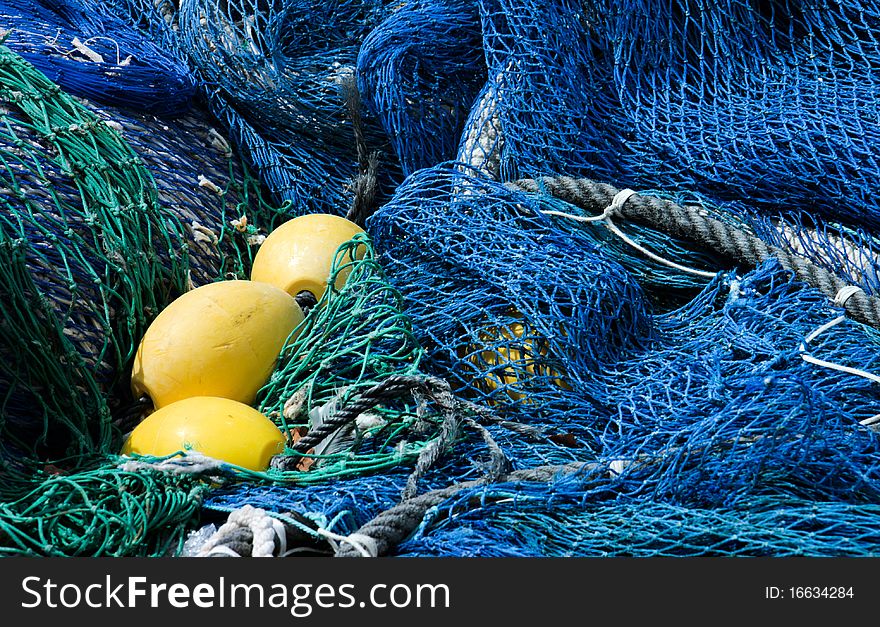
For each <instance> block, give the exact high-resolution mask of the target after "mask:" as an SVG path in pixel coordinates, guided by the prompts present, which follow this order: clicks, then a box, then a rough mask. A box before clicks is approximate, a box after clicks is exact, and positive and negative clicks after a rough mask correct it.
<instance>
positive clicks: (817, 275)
mask: <svg viewBox="0 0 880 627" xmlns="http://www.w3.org/2000/svg"><path fill="white" fill-rule="evenodd" d="M506 185H507V187H508V188H511V189H515V190H520V191H525V192H531V193H541V192H543V193H547V194H550V195H552V196H554V197H556V198H559V199H560V200H564V201H566V202H568V203H571V204H573V205H576V206H578V207H580V208H582V209H584V210H585V211H589V212H591V213H600V212H602V211H604V210H605V208H606V207H608V206H609V205H610V204H611V202H612V200H613V199H614V197H615V196H616V195H617V193H618V192H619V191H620V190H618V189H616V188H615V187H613V186H611V185H607V184H604V183H598V182H596V181H593V180H590V179H583V178H573V177H567V176H560V177H544V178H539V179H521V180H518V181H513V182H511V183H507V184H506ZM616 215H619V216H620V217H622V218H624V219H627V220H632V221H633V222H639V223H642V224H646V225H648V226H651V227H654V228H657V229H659V230H661V231H663V232H664V233H668V234H670V235H674V236H677V237H681V238H683V239H688V240H691V241H695V242H697V243H698V244H701V245H703V246H706V247H707V248H710V249H712V250H714V251H716V252H718V253H720V254H722V255H724V256H726V257H729V258H730V259H733V260H735V261H737V262H739V263H744V264H747V265H749V266H752V267H754V266H757V265H758V264H760V263H762V262H763V261H766V260H768V259H776V260H777V261H779V263H780V264H781V265H782V267H783V268H785V269H786V270H789V271H791V272H793V273H794V275H795V276H796V277H797V278H798V279H799V280H801V281H803V282H805V283H807V284H808V285H810V286H812V287H814V288H816V289H818V290H819V291H820V292H822V293H823V294H824V295H825V296H827V297H828V298H830V299H832V300H833V299H834V298H835V296H836V295H837V293H838V292H839V290H840V289H841V288H844V287H847V286H849V283H847V282H846V281H844V280H843V279H841V278H840V277H838V276H837V275H835V274H834V273H832V272H829V271H828V270H825V269H824V268H821V267H819V266H818V265H816V264H815V263H813V262H812V261H810V260H809V259H806V258H804V257H801V256H800V255H797V254H795V253H793V252H790V251H787V250H784V249H782V248H778V247H776V246H772V245H770V244H768V243H766V242H764V241H763V240H761V239H760V238H759V237H757V236H756V235H754V234H752V233H750V232H748V231H746V230H743V229H741V228H737V227H736V226H733V225H730V224H725V223H724V222H721V221H720V220H716V219H714V218H711V217H709V216H706V215H704V214H703V213H702V212H701V210H699V209H696V208H689V207H682V206H681V205H678V204H676V203H674V202H672V201H669V200H664V199H662V198H657V197H655V196H642V195H640V194H633V195H632V196H630V197H629V198H628V199H627V200H626V202H624V203H623V204H622V205H620V206H619V207H618V208H617V211H616ZM844 308H845V309H846V312H847V313H848V314H849V316H850V317H851V318H852V319H853V320H857V321H859V322H862V323H864V324H867V325H869V326H871V327H874V328H876V329H880V299H878V298H877V297H875V296H870V295H868V294H866V293H864V292H861V291H860V292H857V293H855V294H853V295H852V296H850V297H849V298H848V299H847V300H846V302H845V304H844Z"/></svg>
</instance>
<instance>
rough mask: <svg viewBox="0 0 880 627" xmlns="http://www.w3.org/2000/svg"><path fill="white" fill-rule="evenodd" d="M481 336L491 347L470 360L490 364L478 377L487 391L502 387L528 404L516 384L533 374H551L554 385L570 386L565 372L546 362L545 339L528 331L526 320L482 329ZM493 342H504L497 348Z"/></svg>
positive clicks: (483, 365) (482, 366)
mask: <svg viewBox="0 0 880 627" xmlns="http://www.w3.org/2000/svg"><path fill="white" fill-rule="evenodd" d="M524 336H525V337H524ZM480 340H481V341H482V342H484V344H483V346H487V347H489V348H487V349H486V350H479V351H476V352H474V353H472V354H471V355H470V357H469V360H470V361H471V363H473V364H474V365H475V366H477V367H478V368H480V369H483V368H484V367H488V369H489V372H487V373H486V374H485V376H484V378H483V379H482V380H480V381H479V384H480V386H481V387H482V388H484V389H485V391H487V392H489V393H492V392H494V391H495V390H497V389H499V388H502V389H503V391H504V393H505V394H506V395H507V396H508V397H509V398H510V399H511V400H513V401H515V402H522V403H525V404H528V403H530V402H531V401H530V399H529V398H528V396H527V393H526V392H520V391H519V390H517V389H514V388H516V387H517V385H518V383H521V382H525V381H527V380H528V379H530V378H532V377H535V376H542V377H552V379H551V381H552V382H553V383H554V384H555V385H557V386H559V387H560V388H563V389H571V388H570V386H569V385H568V383H567V382H566V381H565V380H564V379H563V378H562V377H564V376H565V375H564V373H562V372H559V371H557V370H554V369H552V368H549V367H548V366H547V365H546V364H544V363H543V361H544V358H545V357H546V356H547V342H546V340H544V339H543V338H540V337H537V336H535V335H534V333H533V332H528V333H527V332H526V327H525V326H524V325H523V324H521V323H519V322H512V323H510V324H509V325H508V326H506V327H502V328H500V329H496V328H494V327H493V328H489V329H486V330H485V331H483V332H481V333H480ZM494 344H502V345H501V346H498V347H497V348H496V347H494V346H493V345H494ZM472 348H473V347H472ZM495 400H496V402H497V400H498V399H495Z"/></svg>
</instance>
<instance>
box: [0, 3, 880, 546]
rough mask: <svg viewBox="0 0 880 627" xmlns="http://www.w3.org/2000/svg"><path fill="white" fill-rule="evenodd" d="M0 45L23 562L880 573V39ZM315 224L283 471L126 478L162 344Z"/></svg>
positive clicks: (141, 31)
mask: <svg viewBox="0 0 880 627" xmlns="http://www.w3.org/2000/svg"><path fill="white" fill-rule="evenodd" d="M0 16H2V20H0V29H2V30H0V37H2V38H3V44H2V47H0V120H2V124H0V163H2V165H0V207H2V212H0V262H2V263H0V274H2V276H0V311H2V317H0V400H2V405H0V478H2V481H0V554H4V555H5V554H28V555H151V556H153V555H300V554H319V555H336V556H357V555H370V556H376V555H393V556H627V555H629V556H639V557H650V556H703V555H705V556H788V555H804V556H872V555H876V554H877V553H878V551H877V548H876V547H877V546H878V545H880V532H878V531H877V528H876V525H875V524H874V521H875V520H876V516H877V515H878V514H880V439H878V437H880V436H878V432H877V431H878V429H877V425H878V424H880V350H878V348H880V335H878V333H880V299H878V297H877V296H876V293H877V290H878V288H880V273H878V271H880V263H878V254H880V240H878V239H877V237H876V232H877V229H878V228H880V208H878V206H877V203H876V200H875V199H876V198H877V197H878V191H880V190H877V189H876V187H877V184H876V182H875V181H877V180H880V176H878V175H880V163H878V160H877V154H880V151H878V148H880V111H878V104H877V102H878V97H880V83H878V78H877V77H878V76H880V38H878V33H880V5H878V4H877V3H875V2H872V1H871V0H842V1H830V0H829V1H821V2H801V1H798V0H766V1H764V0H675V1H674V2H668V3H652V2H646V1H640V0H580V1H575V0H550V1H543V2H534V1H533V0H511V1H507V0H467V1H466V0H409V1H404V2H383V1H381V0H337V1H335V2H329V3H327V2H325V3H314V2H305V1H302V0H294V1H285V2H281V0H261V1H260V2H256V1H252V0H224V1H223V2H220V1H218V0H180V2H171V1H169V0H110V1H108V2H102V3H98V2H96V1H94V0H0ZM632 190H637V191H638V193H636V192H634V191H632ZM318 212H324V213H333V214H336V215H340V216H347V217H349V218H350V219H352V220H353V221H356V222H358V223H360V224H361V225H362V226H363V227H364V228H365V231H366V234H365V235H362V236H358V237H356V238H355V239H353V240H351V241H350V242H348V243H346V244H345V245H343V246H341V247H340V248H339V249H338V250H337V251H336V256H335V261H334V264H333V271H332V273H331V275H332V274H334V273H339V272H346V273H349V274H348V279H347V281H346V282H345V285H344V286H343V287H341V288H335V287H333V288H331V289H329V290H328V291H327V292H326V293H325V294H324V295H323V296H322V297H321V298H320V299H319V301H318V302H317V303H316V304H314V306H312V307H310V308H309V310H308V314H307V316H306V318H305V320H304V321H303V323H302V324H301V325H300V327H299V329H298V333H297V334H295V335H294V336H292V337H295V339H294V340H292V341H290V342H289V343H288V344H287V345H286V346H285V347H284V348H283V349H282V351H281V353H280V354H279V356H278V360H277V363H276V366H275V369H274V371H273V373H272V375H271V377H270V378H269V380H268V381H267V383H266V385H265V386H264V387H263V388H262V390H261V391H260V393H259V394H258V396H257V400H256V402H255V407H256V408H257V409H259V410H260V411H261V412H262V413H263V414H264V415H266V416H268V417H269V418H271V419H272V420H274V421H275V422H276V424H278V426H279V427H281V428H282V429H283V430H285V431H286V432H287V433H288V434H291V435H292V437H291V440H290V441H289V442H288V447H287V449H286V450H285V452H284V453H283V454H282V455H278V456H276V457H275V458H274V459H273V462H272V465H271V467H270V468H269V469H268V470H267V471H265V472H255V471H248V470H245V469H242V468H238V467H234V466H230V465H229V464H225V463H222V462H219V461H217V460H212V459H209V458H204V457H200V456H198V455H185V456H179V455H175V456H169V457H166V458H150V457H134V458H129V457H120V456H119V455H117V452H118V451H119V448H120V444H121V442H122V439H123V438H124V436H125V435H126V433H127V432H128V431H129V430H130V429H131V428H132V427H133V425H134V424H136V423H137V421H138V420H140V419H141V418H142V417H143V408H142V407H140V406H139V405H138V399H133V398H132V397H131V392H130V391H129V389H128V377H129V375H130V369H131V360H132V358H133V355H134V351H135V350H136V348H137V346H138V343H139V341H140V338H141V337H142V336H143V333H144V332H145V330H146V328H147V326H148V325H149V323H150V322H151V321H152V320H153V319H154V318H155V316H156V315H157V314H158V313H159V312H160V311H162V310H163V308H164V307H165V306H167V305H168V304H170V303H171V302H172V301H173V300H174V299H175V298H176V297H177V296H179V295H180V294H182V293H184V292H185V291H187V290H189V289H192V288H193V287H196V286H199V285H204V284H206V283H209V282H212V281H219V280H226V279H232V278H246V277H247V276H248V275H249V270H250V266H251V261H252V259H253V256H254V254H255V253H256V251H257V250H258V248H259V245H260V243H261V242H262V240H263V239H264V237H265V236H266V235H268V234H269V233H271V232H272V230H273V229H274V228H275V227H276V226H278V225H280V224H281V223H282V222H284V221H286V220H288V219H290V218H292V217H295V216H299V215H305V214H310V213H318ZM330 278H331V280H330V283H329V284H330V285H331V286H333V285H334V281H333V280H332V278H333V277H332V276H331V277H330ZM316 415H318V416H321V420H322V421H323V426H316V425H315V424H314V420H313V419H314V416H316Z"/></svg>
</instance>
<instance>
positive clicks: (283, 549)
mask: <svg viewBox="0 0 880 627" xmlns="http://www.w3.org/2000/svg"><path fill="white" fill-rule="evenodd" d="M240 528H247V529H250V530H251V532H252V533H253V542H252V546H251V557H275V546H276V544H275V541H276V539H277V541H278V547H279V549H278V556H279V557H281V556H284V555H286V554H287V552H288V551H287V533H286V531H285V528H284V524H283V523H282V522H281V521H280V520H278V519H276V518H273V517H272V516H270V515H269V513H268V512H266V510H264V509H261V508H259V507H253V506H252V505H245V506H243V507H240V508H238V509H235V510H233V511H231V512H230V513H229V516H228V517H227V519H226V522H225V523H223V524H222V525H221V526H220V528H218V529H217V531H215V532H214V533H213V534H212V535H211V537H210V538H208V539H207V540H206V541H205V544H204V545H203V546H202V548H201V549H200V550H199V552H198V557H208V556H210V555H214V554H218V553H222V554H224V555H230V556H232V557H241V556H240V555H239V554H238V553H236V552H235V551H233V550H232V549H230V548H229V547H228V546H225V545H224V542H225V541H226V539H227V538H228V537H229V536H231V535H232V534H233V533H234V532H235V531H236V530H237V529H240Z"/></svg>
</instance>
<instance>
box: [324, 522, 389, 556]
mask: <svg viewBox="0 0 880 627" xmlns="http://www.w3.org/2000/svg"><path fill="white" fill-rule="evenodd" d="M318 534H319V535H321V536H323V537H325V538H327V539H328V540H329V541H330V546H332V547H333V552H334V553H338V552H339V545H340V544H348V545H351V546H353V547H354V548H355V549H356V550H357V552H358V553H360V554H361V557H376V556H378V555H379V544H378V542H376V540H375V538H371V537H370V536H368V535H364V534H362V533H352V534H350V535H347V536H343V535H339V534H338V533H333V532H332V531H329V530H327V529H318Z"/></svg>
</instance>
